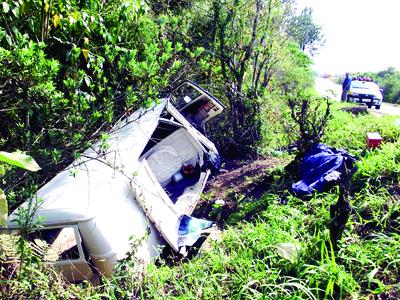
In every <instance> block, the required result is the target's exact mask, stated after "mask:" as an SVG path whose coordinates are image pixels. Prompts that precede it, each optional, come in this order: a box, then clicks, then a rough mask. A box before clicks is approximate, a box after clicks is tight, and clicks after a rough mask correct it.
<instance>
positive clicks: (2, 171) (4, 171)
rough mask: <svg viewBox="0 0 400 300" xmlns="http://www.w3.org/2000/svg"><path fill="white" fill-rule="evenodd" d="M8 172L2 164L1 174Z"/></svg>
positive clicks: (0, 167) (0, 166)
mask: <svg viewBox="0 0 400 300" xmlns="http://www.w3.org/2000/svg"><path fill="white" fill-rule="evenodd" d="M5 173H6V169H5V168H4V166H2V165H0V176H1V175H4V174H5Z"/></svg>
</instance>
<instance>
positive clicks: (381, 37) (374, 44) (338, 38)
mask: <svg viewBox="0 0 400 300" xmlns="http://www.w3.org/2000/svg"><path fill="white" fill-rule="evenodd" d="M297 6H298V9H299V11H301V9H302V8H304V7H305V6H308V7H312V8H313V17H314V20H315V23H316V24H318V25H321V26H322V27H323V33H324V35H325V39H326V42H325V45H324V46H323V47H322V48H320V50H319V51H318V52H319V54H316V55H315V56H314V70H316V71H317V72H319V73H330V74H341V73H345V72H351V73H355V72H367V71H372V72H377V71H381V70H384V69H386V68H387V67H389V66H393V67H395V68H397V69H399V70H400V34H399V33H400V0H379V1H378V0H297Z"/></svg>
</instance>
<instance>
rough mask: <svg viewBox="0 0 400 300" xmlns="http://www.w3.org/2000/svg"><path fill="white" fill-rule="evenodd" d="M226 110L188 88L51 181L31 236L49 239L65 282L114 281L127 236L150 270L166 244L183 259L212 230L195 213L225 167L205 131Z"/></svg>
mask: <svg viewBox="0 0 400 300" xmlns="http://www.w3.org/2000/svg"><path fill="white" fill-rule="evenodd" d="M223 109H224V107H223V105H222V104H221V103H220V102H219V101H218V100H217V99H216V98H215V97H213V96H212V95H210V94H209V93H208V92H206V91H205V90H203V89H201V88H200V87H198V86H197V85H195V84H194V83H192V82H189V81H187V82H184V83H182V84H181V85H180V86H179V87H178V88H177V89H176V90H175V91H174V92H173V93H172V94H171V95H170V97H169V98H166V99H161V100H160V101H159V103H158V104H155V105H154V106H153V107H151V108H150V109H140V110H138V111H136V112H135V113H133V114H132V115H130V116H129V117H128V118H126V119H125V120H123V121H121V122H119V123H118V124H116V126H115V127H114V128H113V130H112V131H111V132H109V138H108V139H107V140H106V141H99V142H97V143H95V144H94V145H93V147H91V148H90V149H88V150H86V151H85V152H84V153H82V155H81V156H80V158H79V159H77V160H76V161H74V162H73V163H72V164H71V165H70V166H69V167H68V168H66V169H65V170H64V171H62V172H61V173H59V174H58V175H57V176H55V177H54V178H53V179H52V180H51V181H50V182H48V183H47V184H46V185H44V186H43V187H42V188H41V189H40V190H39V191H38V192H37V199H40V200H33V201H40V205H39V208H38V209H37V210H36V212H35V218H43V220H44V221H42V223H41V224H42V227H41V228H40V229H38V230H36V231H34V232H33V233H32V234H31V236H30V240H31V241H32V242H38V241H41V243H43V241H45V242H46V244H47V245H48V247H49V251H47V254H46V255H45V256H44V258H45V260H46V257H47V260H48V261H52V262H51V263H50V264H52V265H53V266H54V268H55V269H57V270H58V271H60V272H61V273H62V274H63V275H64V277H65V278H66V279H67V280H69V281H79V280H83V279H90V278H91V277H92V276H93V275H94V274H95V273H96V272H98V273H100V274H103V275H106V276H109V275H111V274H112V273H113V270H114V266H115V264H116V262H117V260H119V259H122V258H124V257H125V256H126V255H127V253H128V252H129V251H130V250H131V249H130V239H134V240H137V241H141V242H140V245H139V247H138V249H137V250H136V256H137V258H138V259H140V261H142V262H143V263H144V264H145V263H148V262H149V261H150V260H151V259H152V258H153V257H156V256H158V255H159V254H160V251H161V250H162V246H163V245H165V242H167V243H168V244H169V245H170V247H172V248H173V249H174V250H175V251H177V252H180V253H182V254H184V253H185V252H186V251H187V247H190V246H192V245H193V244H194V243H195V242H196V240H197V239H198V238H199V237H200V234H201V230H202V229H203V228H206V227H209V226H211V222H208V221H204V220H198V219H195V218H192V217H189V216H190V214H191V213H192V212H193V209H194V208H195V206H196V204H197V202H198V200H199V197H200V194H201V192H202V190H203V188H204V185H205V183H206V181H207V178H208V177H209V174H210V170H211V169H212V168H218V165H219V155H218V152H217V150H216V148H215V146H214V144H213V143H212V142H211V141H210V140H209V139H208V138H207V137H206V136H205V135H204V134H203V133H204V130H205V125H206V123H207V122H208V121H209V120H211V119H212V118H214V117H215V116H217V115H218V114H220V113H221V112H222V111H223ZM28 205H29V204H28V202H26V203H24V204H22V205H21V207H25V208H26V207H27V206H28ZM21 207H20V208H18V209H17V210H16V211H14V212H13V213H12V214H11V215H10V217H9V222H8V225H9V227H10V228H11V229H18V226H17V225H16V222H15V221H16V219H17V217H18V211H19V210H20V209H21ZM193 225H194V226H193ZM193 227H195V228H197V230H194V231H193V230H192V228H193ZM51 257H52V258H51ZM54 257H55V258H54Z"/></svg>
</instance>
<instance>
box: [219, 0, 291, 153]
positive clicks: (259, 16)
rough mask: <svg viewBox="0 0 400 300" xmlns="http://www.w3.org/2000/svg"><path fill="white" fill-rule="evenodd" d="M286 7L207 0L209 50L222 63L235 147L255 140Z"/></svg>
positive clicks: (254, 0)
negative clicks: (209, 5)
mask: <svg viewBox="0 0 400 300" xmlns="http://www.w3.org/2000/svg"><path fill="white" fill-rule="evenodd" d="M285 5H286V4H284V3H283V4H282V1H277V0H268V1H262V0H252V1H244V0H231V1H227V2H226V3H225V4H224V5H223V4H222V3H221V1H213V3H212V12H213V24H214V30H212V32H214V34H215V37H214V41H215V45H214V46H213V47H212V49H213V50H214V51H215V56H216V57H217V59H218V60H219V63H220V66H221V74H222V78H223V81H224V85H225V96H226V98H227V99H228V102H229V121H230V126H231V130H232V136H231V138H232V139H231V141H232V146H233V148H235V149H236V150H237V149H240V148H242V150H244V151H246V150H245V149H243V146H245V148H246V146H248V145H252V144H254V142H256V141H257V140H259V139H260V132H259V130H260V121H259V118H258V117H259V112H260V105H261V99H260V96H261V95H263V94H264V93H265V92H266V87H267V86H268V84H269V81H270V79H271V76H272V67H273V66H274V65H275V64H276V63H277V61H278V59H277V53H278V52H279V49H280V46H281V45H282V43H283V41H284V36H283V35H282V30H281V29H282V28H283V25H284V20H285V18H284V17H285V11H286V10H285V9H284V8H285ZM247 150H248V149H247Z"/></svg>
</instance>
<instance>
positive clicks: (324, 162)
mask: <svg viewBox="0 0 400 300" xmlns="http://www.w3.org/2000/svg"><path fill="white" fill-rule="evenodd" d="M354 161H355V157H354V156H352V155H351V154H349V153H348V152H347V151H345V150H343V149H335V148H332V147H329V146H326V145H324V144H318V145H317V146H315V147H314V148H313V149H312V150H311V151H310V152H309V153H308V154H307V155H306V156H305V157H304V159H303V161H302V163H301V167H300V176H301V180H300V181H299V182H296V183H293V184H292V191H293V192H294V194H295V195H296V196H305V195H311V194H312V193H313V192H314V190H316V191H319V192H322V191H324V189H325V188H326V186H327V183H328V182H332V181H333V180H332V179H336V181H337V180H339V178H340V179H342V178H343V176H344V175H345V172H346V168H347V169H349V168H351V167H352V165H353V162H354Z"/></svg>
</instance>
